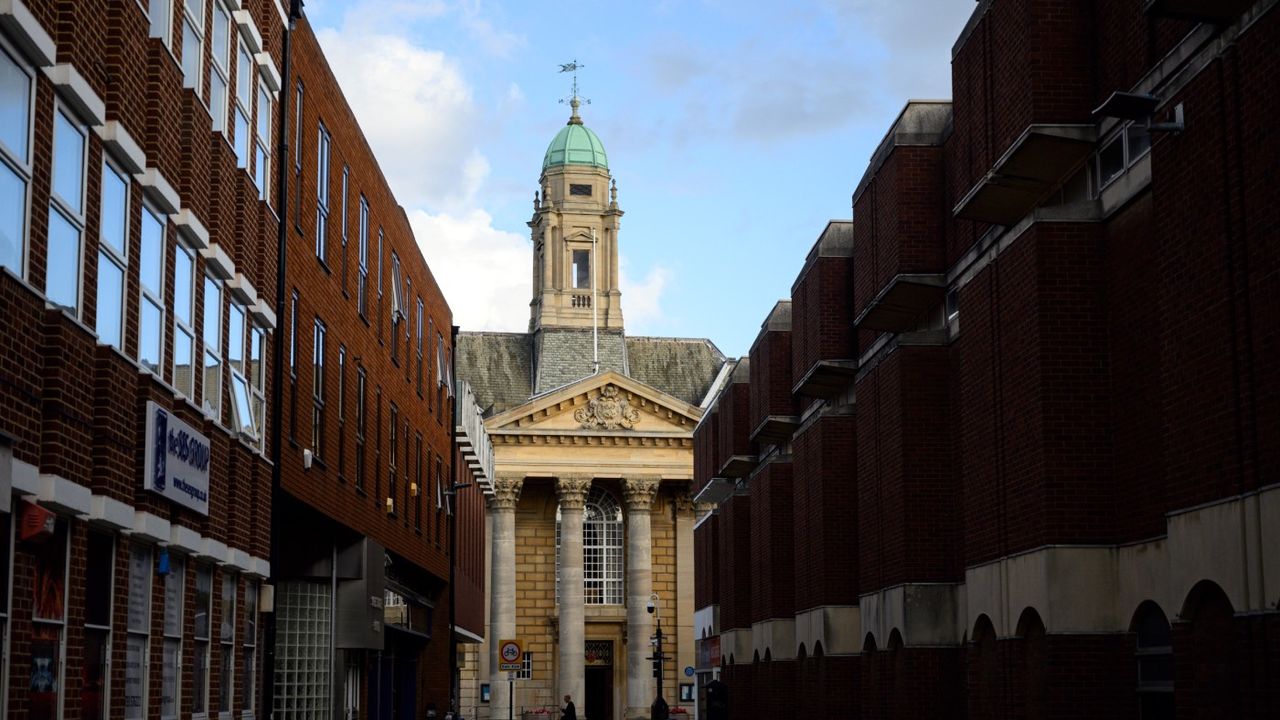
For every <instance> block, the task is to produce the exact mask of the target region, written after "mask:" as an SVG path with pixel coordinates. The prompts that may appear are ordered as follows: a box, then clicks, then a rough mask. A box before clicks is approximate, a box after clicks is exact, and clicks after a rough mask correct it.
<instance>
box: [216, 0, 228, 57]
mask: <svg viewBox="0 0 1280 720" xmlns="http://www.w3.org/2000/svg"><path fill="white" fill-rule="evenodd" d="M230 24H231V18H229V17H227V11H226V9H224V8H223V7H222V4H221V3H217V2H215V3H214V4H213V59H214V62H216V63H218V67H221V68H222V69H224V70H225V69H226V68H227V48H228V47H229V45H228V43H227V37H228V35H227V28H228V27H229V26H230Z"/></svg>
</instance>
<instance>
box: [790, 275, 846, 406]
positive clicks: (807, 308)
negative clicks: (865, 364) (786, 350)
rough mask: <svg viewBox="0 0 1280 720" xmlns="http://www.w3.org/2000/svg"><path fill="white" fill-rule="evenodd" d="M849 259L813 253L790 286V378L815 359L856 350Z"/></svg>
mask: <svg viewBox="0 0 1280 720" xmlns="http://www.w3.org/2000/svg"><path fill="white" fill-rule="evenodd" d="M852 283H853V259H852V258H850V257H821V256H819V257H816V258H814V259H813V261H812V262H811V263H810V264H808V265H806V266H805V269H804V270H803V271H801V274H800V277H799V278H797V279H796V282H795V284H794V285H792V286H791V328H792V333H791V357H792V364H791V378H792V382H793V383H796V382H799V381H800V379H801V378H803V377H804V376H805V373H807V372H809V369H810V368H812V367H813V365H814V363H816V362H818V361H819V360H847V359H849V358H852V357H854V356H855V355H856V354H857V349H856V348H855V347H854V332H853V318H854V315H853V292H852V290H853V286H852Z"/></svg>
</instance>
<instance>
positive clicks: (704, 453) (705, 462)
mask: <svg viewBox="0 0 1280 720" xmlns="http://www.w3.org/2000/svg"><path fill="white" fill-rule="evenodd" d="M719 427H720V408H719V406H718V405H717V406H714V407H712V408H711V410H710V411H709V412H708V414H707V415H706V416H704V417H703V419H702V422H700V423H699V424H698V427H697V428H695V429H694V431H693V493H694V494H695V495H696V494H697V493H698V491H700V490H702V488H704V487H706V484H707V482H708V481H709V480H711V478H713V477H716V476H717V475H718V474H719V470H720V463H722V462H723V461H724V458H722V457H720V442H719V432H718V431H719Z"/></svg>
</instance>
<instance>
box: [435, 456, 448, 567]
mask: <svg viewBox="0 0 1280 720" xmlns="http://www.w3.org/2000/svg"><path fill="white" fill-rule="evenodd" d="M444 492H445V491H444V458H443V457H441V456H439V455H436V545H439V544H440V530H441V528H442V527H443V526H444V522H442V520H441V518H440V511H441V510H442V509H443V508H444V506H445V503H447V502H448V500H447V499H446V497H445V494H444Z"/></svg>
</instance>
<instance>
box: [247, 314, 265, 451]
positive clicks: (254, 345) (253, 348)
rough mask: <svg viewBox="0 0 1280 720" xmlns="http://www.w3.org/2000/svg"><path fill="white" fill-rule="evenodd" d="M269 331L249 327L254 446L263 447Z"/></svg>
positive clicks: (250, 398)
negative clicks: (266, 354) (264, 354)
mask: <svg viewBox="0 0 1280 720" xmlns="http://www.w3.org/2000/svg"><path fill="white" fill-rule="evenodd" d="M266 345H267V332H266V331H265V330H263V329H262V328H261V327H258V326H257V325H254V326H253V327H252V328H250V329H249V400H250V403H251V406H252V407H253V418H254V432H255V433H256V440H255V442H254V447H256V448H258V449H259V450H261V449H262V440H263V438H264V437H265V436H266V430H265V428H266V422H267V421H266V407H267V405H266V400H265V399H264V398H265V396H264V394H263V393H264V388H265V385H266V372H267V370H266V368H267V366H266V362H265V361H264V360H263V357H264V356H263V353H264V352H266Z"/></svg>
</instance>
